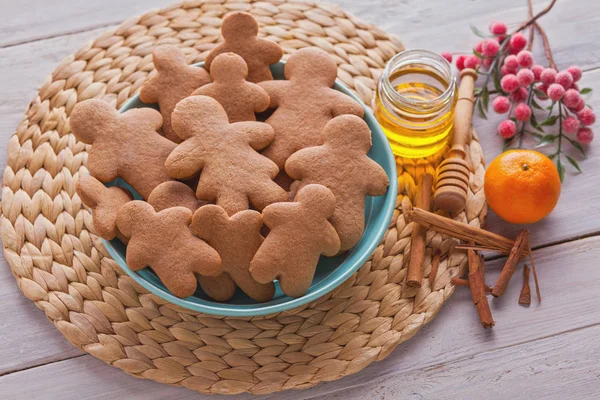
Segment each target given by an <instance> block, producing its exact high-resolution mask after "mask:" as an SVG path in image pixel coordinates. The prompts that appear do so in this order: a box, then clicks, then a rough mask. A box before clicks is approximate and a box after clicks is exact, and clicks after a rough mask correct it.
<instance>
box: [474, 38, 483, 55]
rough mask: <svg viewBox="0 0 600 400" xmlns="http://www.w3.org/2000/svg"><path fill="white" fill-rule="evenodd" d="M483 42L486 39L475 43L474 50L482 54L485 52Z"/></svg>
mask: <svg viewBox="0 0 600 400" xmlns="http://www.w3.org/2000/svg"><path fill="white" fill-rule="evenodd" d="M483 42H484V41H481V42H478V43H477V44H476V45H475V47H473V50H475V51H476V52H478V53H479V54H482V53H483Z"/></svg>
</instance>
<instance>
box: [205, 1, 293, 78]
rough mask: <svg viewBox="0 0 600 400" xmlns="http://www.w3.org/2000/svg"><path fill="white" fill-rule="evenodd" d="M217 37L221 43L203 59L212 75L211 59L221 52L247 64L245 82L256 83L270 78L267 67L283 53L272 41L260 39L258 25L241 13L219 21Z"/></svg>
mask: <svg viewBox="0 0 600 400" xmlns="http://www.w3.org/2000/svg"><path fill="white" fill-rule="evenodd" d="M221 34H222V35H223V39H224V42H223V43H221V44H219V45H217V47H215V48H214V49H213V50H212V51H211V52H210V53H208V55H207V56H206V60H205V63H206V64H205V65H206V69H208V70H209V71H211V72H212V65H211V64H212V62H213V60H214V59H215V58H216V57H217V56H218V55H219V54H222V53H229V52H231V53H235V54H239V55H240V56H241V57H242V58H243V59H244V61H246V64H248V81H250V82H254V83H258V82H262V81H268V80H271V79H273V75H272V74H271V69H270V68H269V66H270V65H271V64H275V63H276V62H277V61H279V60H280V59H281V56H283V50H281V47H279V45H278V44H277V43H275V42H271V41H270V40H266V39H261V38H259V37H258V36H257V35H258V23H257V22H256V20H255V19H254V17H252V15H250V14H248V13H245V12H239V11H236V12H232V13H229V14H227V15H226V16H225V18H223V25H222V26H221Z"/></svg>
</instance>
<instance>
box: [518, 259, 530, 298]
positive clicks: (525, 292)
mask: <svg viewBox="0 0 600 400" xmlns="http://www.w3.org/2000/svg"><path fill="white" fill-rule="evenodd" d="M519 304H521V305H524V306H529V305H531V288H530V287H529V267H528V266H527V264H525V265H524V266H523V288H522V289H521V294H519Z"/></svg>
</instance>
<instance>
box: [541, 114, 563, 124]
mask: <svg viewBox="0 0 600 400" xmlns="http://www.w3.org/2000/svg"><path fill="white" fill-rule="evenodd" d="M557 120H558V115H552V116H550V117H548V118H546V119H545V120H543V121H542V122H540V123H539V124H538V126H552V125H554V124H556V121H557Z"/></svg>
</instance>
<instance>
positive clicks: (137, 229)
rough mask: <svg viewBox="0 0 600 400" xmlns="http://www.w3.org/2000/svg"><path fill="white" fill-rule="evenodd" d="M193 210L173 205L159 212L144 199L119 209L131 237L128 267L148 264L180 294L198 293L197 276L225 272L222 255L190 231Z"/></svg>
mask: <svg viewBox="0 0 600 400" xmlns="http://www.w3.org/2000/svg"><path fill="white" fill-rule="evenodd" d="M191 220H192V212H191V211H190V210H188V209H187V208H185V207H173V208H168V209H166V210H163V211H160V212H156V211H154V208H152V206H151V205H150V204H148V203H146V202H144V201H138V200H136V201H130V202H129V203H127V204H125V205H124V206H122V207H121V208H120V209H119V213H118V215H117V226H118V228H119V230H120V231H121V232H122V233H123V235H125V236H127V237H128V238H130V239H129V243H128V245H127V254H126V259H127V266H129V268H131V269H132V270H133V271H139V270H141V269H144V268H146V267H150V268H152V270H153V271H154V272H155V273H156V275H158V277H159V278H160V280H161V281H162V282H163V283H164V285H165V286H166V287H167V289H169V290H170V291H171V292H172V293H173V294H174V295H175V296H177V297H188V296H191V295H193V294H194V292H195V291H196V287H197V283H198V282H197V280H196V275H199V276H218V275H219V274H221V273H222V268H221V258H220V257H219V254H218V253H217V252H216V251H215V250H214V249H213V248H212V247H210V246H209V245H208V244H206V243H205V242H204V241H203V240H202V239H200V238H197V237H196V236H194V235H193V234H192V231H191V230H190V226H189V225H190V222H191Z"/></svg>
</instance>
